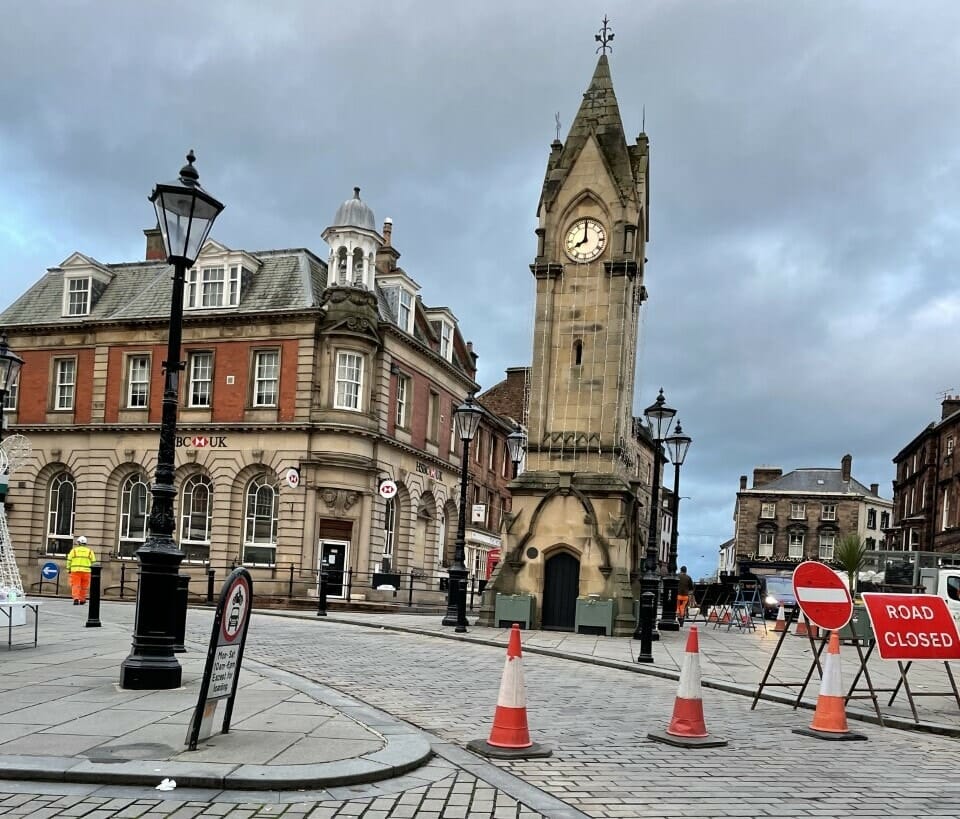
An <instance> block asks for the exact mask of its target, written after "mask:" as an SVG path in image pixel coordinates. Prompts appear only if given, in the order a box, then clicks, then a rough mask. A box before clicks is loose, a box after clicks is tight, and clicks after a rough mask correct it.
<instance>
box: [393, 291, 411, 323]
mask: <svg viewBox="0 0 960 819" xmlns="http://www.w3.org/2000/svg"><path fill="white" fill-rule="evenodd" d="M397 324H398V325H400V329H401V330H405V331H406V332H408V333H409V332H411V330H412V329H413V296H412V295H411V294H410V291H409V290H404V289H403V288H402V287H401V288H400V306H399V308H398V309H397Z"/></svg>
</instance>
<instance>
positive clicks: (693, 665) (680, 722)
mask: <svg viewBox="0 0 960 819" xmlns="http://www.w3.org/2000/svg"><path fill="white" fill-rule="evenodd" d="M647 736H648V737H649V738H650V739H655V740H656V741H657V742H666V743H667V744H668V745H677V746H679V747H681V748H719V747H720V746H722V745H726V744H727V741H726V740H725V739H718V738H717V737H711V736H710V735H709V734H708V733H707V726H706V723H705V722H704V721H703V699H702V698H701V694H700V637H699V634H698V631H697V627H696V626H691V627H690V634H689V636H688V637H687V649H686V651H685V652H684V655H683V665H682V666H681V667H680V686H679V688H678V689H677V697H676V699H675V700H674V703H673V717H672V719H671V720H670V724H669V725H668V726H667V730H666V731H656V732H652V733H649V734H647Z"/></svg>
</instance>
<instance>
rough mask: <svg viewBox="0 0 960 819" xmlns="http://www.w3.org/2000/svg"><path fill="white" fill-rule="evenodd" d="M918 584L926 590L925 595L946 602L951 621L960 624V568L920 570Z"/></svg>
mask: <svg viewBox="0 0 960 819" xmlns="http://www.w3.org/2000/svg"><path fill="white" fill-rule="evenodd" d="M918 584H919V585H920V586H923V587H924V588H925V589H926V593H927V594H935V595H937V596H938V597H942V598H943V599H944V600H946V601H947V608H948V609H950V614H952V615H953V619H954V620H956V621H957V622H958V623H960V567H957V566H955V567H953V568H950V569H920V578H919V581H918Z"/></svg>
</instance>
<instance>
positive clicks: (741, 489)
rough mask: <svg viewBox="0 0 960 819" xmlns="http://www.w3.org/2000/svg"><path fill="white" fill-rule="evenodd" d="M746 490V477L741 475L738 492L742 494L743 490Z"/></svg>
mask: <svg viewBox="0 0 960 819" xmlns="http://www.w3.org/2000/svg"><path fill="white" fill-rule="evenodd" d="M746 488H747V476H746V475H741V476H740V491H741V492H743V490H744V489H746Z"/></svg>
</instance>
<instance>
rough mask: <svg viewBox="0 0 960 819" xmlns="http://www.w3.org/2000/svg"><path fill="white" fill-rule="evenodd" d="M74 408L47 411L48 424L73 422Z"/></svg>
mask: <svg viewBox="0 0 960 819" xmlns="http://www.w3.org/2000/svg"><path fill="white" fill-rule="evenodd" d="M74 414H75V412H74V410H72V409H69V410H50V411H49V412H47V417H46V419H45V420H46V422H47V423H48V424H57V425H60V424H72V423H73V422H74Z"/></svg>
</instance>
